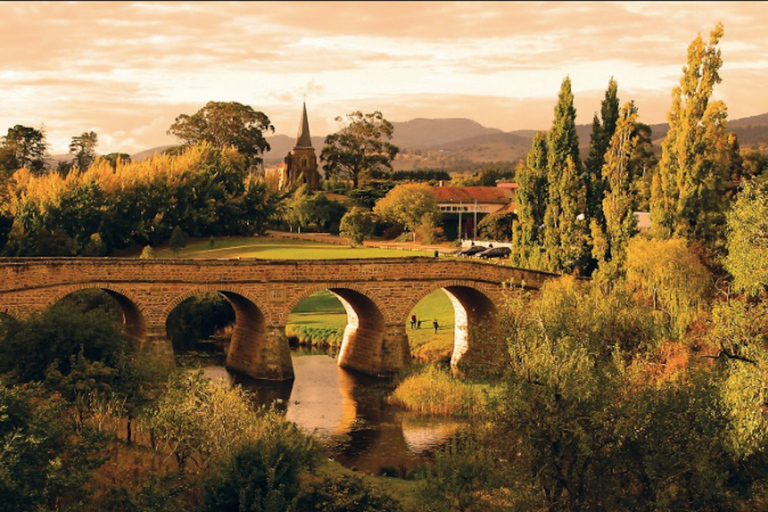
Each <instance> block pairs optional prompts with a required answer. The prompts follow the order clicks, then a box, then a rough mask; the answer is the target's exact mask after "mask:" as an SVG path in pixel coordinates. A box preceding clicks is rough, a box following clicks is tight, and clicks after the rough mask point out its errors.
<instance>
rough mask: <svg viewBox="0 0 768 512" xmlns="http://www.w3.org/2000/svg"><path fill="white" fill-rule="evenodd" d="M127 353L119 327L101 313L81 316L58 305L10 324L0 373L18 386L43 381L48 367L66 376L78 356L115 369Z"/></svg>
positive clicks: (71, 308) (2, 344) (67, 306)
mask: <svg viewBox="0 0 768 512" xmlns="http://www.w3.org/2000/svg"><path fill="white" fill-rule="evenodd" d="M127 350H128V341H127V339H126V337H125V334H124V333H123V331H122V328H121V326H119V325H117V324H116V323H115V321H114V319H113V317H111V316H110V315H109V314H108V313H106V312H105V311H104V310H102V309H93V310H91V311H88V312H86V313H82V312H81V311H80V310H79V309H78V308H77V307H75V306H73V305H71V304H68V303H60V304H57V305H55V306H53V307H51V308H49V309H47V310H46V311H44V312H42V313H39V314H35V315H33V316H31V317H30V318H29V319H27V320H25V321H23V322H11V324H10V326H9V328H8V330H7V332H6V334H5V339H3V340H2V342H0V356H1V357H0V372H6V373H9V374H12V375H13V376H14V377H15V378H16V379H17V380H18V381H19V382H30V381H43V380H44V379H45V378H46V375H47V373H48V371H49V369H50V368H51V367H53V368H55V369H56V370H57V371H58V372H59V373H60V374H62V375H63V376H67V375H68V374H69V373H70V372H71V371H72V369H73V362H75V361H76V360H77V357H78V356H79V355H81V356H82V357H83V358H84V359H85V360H87V361H89V362H98V363H101V364H103V365H105V366H108V367H110V368H117V367H118V365H119V364H120V361H121V359H122V358H123V356H124V355H125V354H126V352H127Z"/></svg>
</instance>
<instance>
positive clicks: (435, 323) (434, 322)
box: [432, 319, 437, 334]
mask: <svg viewBox="0 0 768 512" xmlns="http://www.w3.org/2000/svg"><path fill="white" fill-rule="evenodd" d="M432 327H434V328H435V334H437V319H434V320H432Z"/></svg>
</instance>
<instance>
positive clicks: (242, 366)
mask: <svg viewBox="0 0 768 512" xmlns="http://www.w3.org/2000/svg"><path fill="white" fill-rule="evenodd" d="M211 292H215V293H218V294H219V295H221V296H222V297H224V298H225V299H227V301H228V302H229V304H230V305H231V306H232V309H233V310H234V311H235V327H234V329H233V331H232V337H231V339H230V342H229V350H228V351H227V360H226V363H225V365H226V367H227V369H228V370H231V371H233V372H236V373H240V374H243V375H247V376H249V377H252V378H254V379H260V380H290V379H292V378H293V367H292V364H291V359H290V352H289V350H288V342H287V340H286V339H285V337H284V336H280V335H279V333H276V332H275V331H274V330H270V329H269V328H268V327H267V322H266V317H265V315H264V312H263V309H262V308H261V307H259V305H258V303H257V300H256V299H255V298H254V297H252V296H251V295H250V294H249V293H248V292H245V291H242V290H239V289H236V288H230V287H221V286H202V287H195V288H193V289H189V290H186V291H185V292H184V293H182V294H179V295H177V296H175V297H174V298H173V299H172V300H170V301H169V302H168V304H167V305H166V306H165V308H164V310H163V318H164V319H166V321H167V319H168V316H169V315H170V314H171V312H172V311H173V309H174V308H176V307H177V306H178V305H179V304H181V303H182V302H184V301H185V300H187V299H189V298H192V297H194V296H196V295H199V294H201V293H211Z"/></svg>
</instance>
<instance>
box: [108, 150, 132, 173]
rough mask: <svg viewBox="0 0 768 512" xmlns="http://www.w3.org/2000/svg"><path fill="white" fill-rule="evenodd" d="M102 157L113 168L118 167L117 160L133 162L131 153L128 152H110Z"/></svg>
mask: <svg viewBox="0 0 768 512" xmlns="http://www.w3.org/2000/svg"><path fill="white" fill-rule="evenodd" d="M101 158H103V159H104V160H106V161H107V162H109V165H111V166H112V168H113V169H116V168H117V162H122V163H123V164H129V163H131V155H129V154H128V153H109V154H107V155H103V156H102V157H101Z"/></svg>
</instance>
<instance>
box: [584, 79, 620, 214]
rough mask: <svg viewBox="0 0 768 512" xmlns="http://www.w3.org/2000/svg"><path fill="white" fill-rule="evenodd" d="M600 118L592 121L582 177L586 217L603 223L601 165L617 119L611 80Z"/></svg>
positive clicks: (615, 90) (613, 88) (613, 86)
mask: <svg viewBox="0 0 768 512" xmlns="http://www.w3.org/2000/svg"><path fill="white" fill-rule="evenodd" d="M600 117H601V119H598V117H597V114H595V118H594V120H593V121H592V138H591V140H590V146H589V157H588V158H587V161H586V165H585V174H584V176H585V187H586V193H587V216H588V217H589V218H590V219H597V220H598V221H599V222H600V223H604V220H605V219H604V218H603V215H602V202H603V197H604V194H605V186H606V184H605V181H604V180H603V164H604V163H605V158H606V157H605V152H606V151H608V146H609V145H610V143H611V138H612V137H613V133H614V132H615V131H616V123H617V120H618V117H619V98H618V85H617V83H616V80H614V79H613V78H611V80H610V81H609V82H608V89H607V90H606V91H605V99H603V102H602V105H601V108H600Z"/></svg>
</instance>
